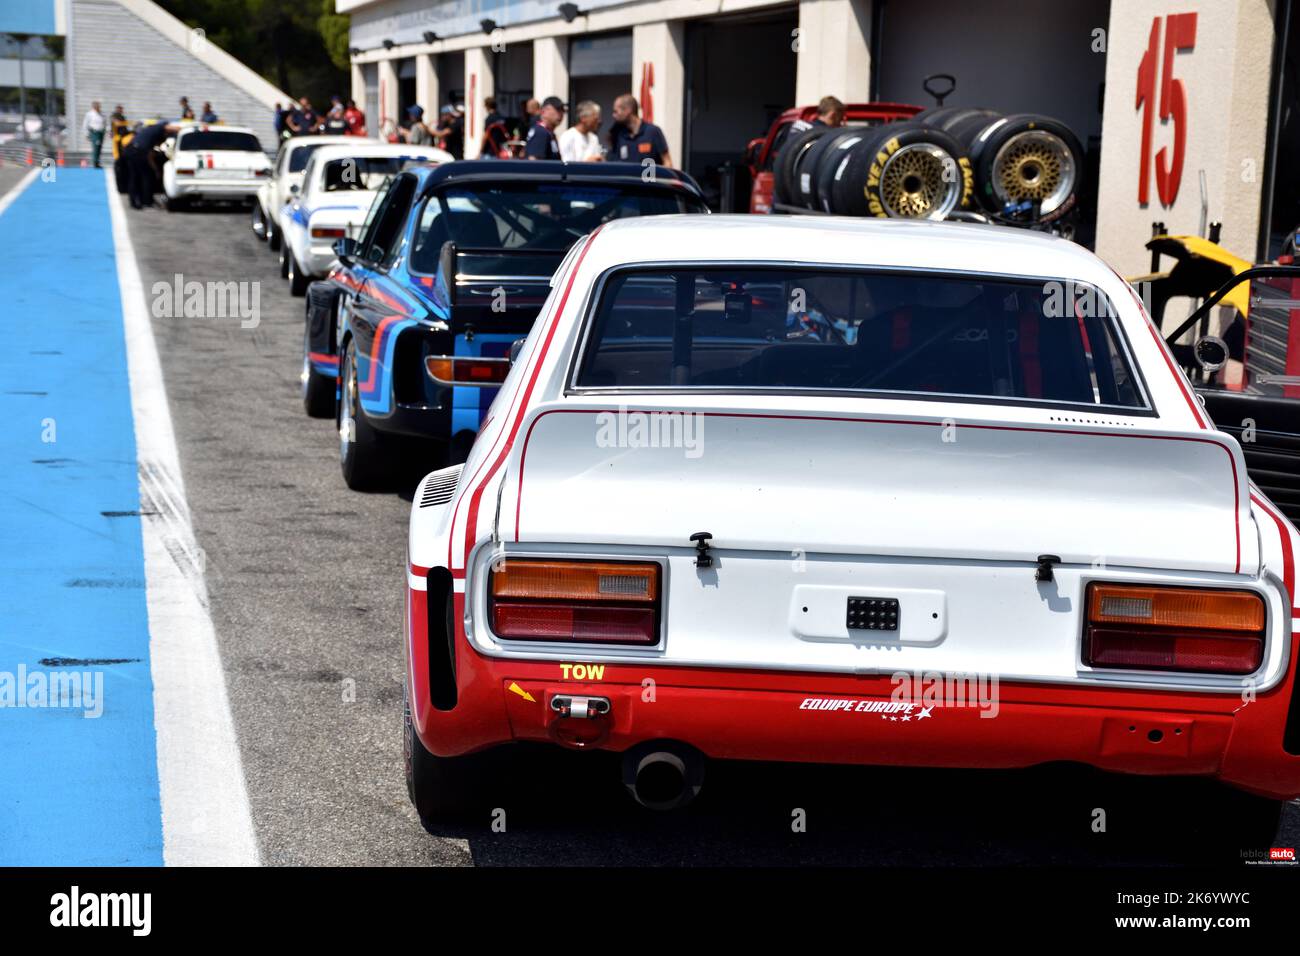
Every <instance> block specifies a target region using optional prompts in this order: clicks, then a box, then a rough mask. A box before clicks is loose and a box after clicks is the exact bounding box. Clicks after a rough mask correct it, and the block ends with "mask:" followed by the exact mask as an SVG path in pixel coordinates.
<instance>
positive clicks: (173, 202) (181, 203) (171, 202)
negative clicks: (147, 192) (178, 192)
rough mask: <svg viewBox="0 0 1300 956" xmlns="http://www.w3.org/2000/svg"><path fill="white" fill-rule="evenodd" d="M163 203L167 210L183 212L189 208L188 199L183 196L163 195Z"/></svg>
mask: <svg viewBox="0 0 1300 956" xmlns="http://www.w3.org/2000/svg"><path fill="white" fill-rule="evenodd" d="M163 205H164V206H166V207H167V211H168V212H184V211H185V210H187V209H189V208H190V201H189V200H188V199H186V198H185V197H183V196H178V197H177V198H175V199H172V198H171V197H170V196H168V195H166V194H164V195H163Z"/></svg>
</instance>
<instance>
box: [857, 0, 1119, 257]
mask: <svg viewBox="0 0 1300 956" xmlns="http://www.w3.org/2000/svg"><path fill="white" fill-rule="evenodd" d="M876 3H877V6H878V10H877V12H876V27H877V34H878V35H877V37H876V40H875V42H873V43H872V69H873V72H874V73H875V92H874V98H875V99H877V100H889V101H893V102H898V103H915V104H917V105H918V106H933V105H934V100H933V98H931V97H930V96H929V94H927V93H926V92H925V89H924V88H923V86H922V83H923V82H924V81H925V78H926V77H927V76H929V75H931V74H934V73H948V74H951V75H952V76H954V77H955V78H956V81H957V87H956V89H955V90H954V91H953V92H952V93H951V94H950V95H949V96H947V97H946V98H945V100H944V106H956V107H980V108H987V109H992V110H997V111H999V112H1002V113H1043V114H1046V115H1047V116H1051V117H1053V118H1055V119H1057V120H1060V121H1061V122H1062V123H1065V124H1066V125H1067V126H1069V127H1070V129H1072V130H1073V131H1074V134H1075V135H1076V136H1078V138H1079V142H1080V144H1082V146H1083V148H1084V180H1083V189H1082V191H1081V193H1080V196H1079V222H1078V232H1077V233H1076V235H1075V238H1076V239H1077V240H1078V241H1079V242H1081V243H1083V244H1084V245H1087V246H1091V245H1092V242H1093V235H1094V233H1095V231H1096V230H1095V226H1096V218H1097V204H1096V190H1097V171H1098V161H1099V159H1100V156H1101V120H1102V112H1101V109H1102V90H1103V87H1104V84H1105V81H1106V54H1105V53H1104V52H1100V51H1098V52H1094V50H1093V44H1092V42H1091V37H1092V34H1093V31H1094V30H1095V29H1097V28H1098V27H1105V25H1106V24H1108V23H1109V22H1110V0H1077V2H1072V3H1060V4H1054V5H1053V6H1052V13H1051V16H1050V17H1047V16H1034V15H1032V13H1030V12H1028V11H1027V10H1026V4H1025V3H1024V0H981V2H980V3H971V2H969V0H908V2H907V3H899V2H888V0H876Z"/></svg>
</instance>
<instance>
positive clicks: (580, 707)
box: [551, 694, 609, 720]
mask: <svg viewBox="0 0 1300 956" xmlns="http://www.w3.org/2000/svg"><path fill="white" fill-rule="evenodd" d="M551 710H553V711H555V712H556V713H557V714H559V715H560V716H561V717H576V718H579V719H583V718H585V719H587V720H595V719H596V718H597V717H603V716H604V715H605V714H608V713H609V698H608V697H569V696H567V695H562V694H557V695H556V696H554V697H552V698H551Z"/></svg>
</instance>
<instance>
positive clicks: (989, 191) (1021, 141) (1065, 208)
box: [971, 113, 1083, 222]
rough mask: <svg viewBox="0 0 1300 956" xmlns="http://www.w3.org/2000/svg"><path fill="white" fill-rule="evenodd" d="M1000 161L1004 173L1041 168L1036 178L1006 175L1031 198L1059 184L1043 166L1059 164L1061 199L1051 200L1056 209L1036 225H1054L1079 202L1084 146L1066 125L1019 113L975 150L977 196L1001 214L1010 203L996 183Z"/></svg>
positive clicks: (985, 204) (972, 161)
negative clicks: (1007, 203)
mask: <svg viewBox="0 0 1300 956" xmlns="http://www.w3.org/2000/svg"><path fill="white" fill-rule="evenodd" d="M1031 137H1034V138H1036V139H1037V143H1034V144H1029V143H1027V140H1028V139H1029V138H1031ZM1018 149H1019V150H1022V151H1024V153H1023V155H1022V156H1021V157H1020V158H1019V159H1018V161H1017V160H1016V159H1015V158H1014V157H1013V154H1014V152H1015V151H1016V150H1018ZM1040 160H1041V162H1040ZM1000 162H1001V163H1002V165H1003V167H1004V169H1008V168H1009V169H1019V170H1022V171H1023V170H1026V169H1039V170H1040V171H1039V173H1038V174H1037V176H1035V177H1034V178H1033V179H1030V178H1027V177H1026V176H1023V175H1017V176H1010V177H1008V178H1009V179H1010V181H1011V182H1012V183H1014V184H1015V186H1014V187H1013V188H1016V189H1018V190H1019V191H1021V193H1022V195H1023V196H1027V197H1028V198H1033V197H1034V196H1035V195H1040V194H1043V193H1046V192H1048V191H1049V189H1050V184H1051V183H1052V182H1055V181H1056V179H1055V178H1054V177H1053V175H1052V174H1051V170H1050V168H1049V169H1048V170H1047V171H1046V172H1043V171H1042V165H1043V163H1044V162H1045V163H1047V164H1048V165H1049V167H1050V164H1051V163H1053V162H1055V163H1059V164H1060V172H1059V173H1057V175H1058V176H1060V177H1061V186H1060V192H1061V195H1060V196H1059V197H1058V198H1055V199H1054V200H1053V201H1052V208H1050V209H1046V210H1044V211H1042V212H1041V213H1040V214H1039V215H1038V217H1037V219H1036V220H1035V221H1037V222H1053V221H1055V220H1057V219H1060V218H1061V217H1062V216H1064V215H1065V214H1066V213H1068V212H1070V210H1072V209H1073V208H1074V207H1075V205H1076V204H1077V202H1078V196H1079V189H1080V186H1081V185H1082V181H1083V147H1082V146H1081V145H1079V138H1078V137H1077V136H1075V135H1074V132H1073V131H1072V130H1071V129H1070V128H1069V127H1068V126H1066V125H1065V124H1064V123H1061V122H1058V121H1057V120H1054V119H1052V118H1051V117H1049V116H1040V115H1038V114H1036V113H1019V114H1015V115H1012V116H1008V117H1007V118H1006V122H1005V123H1003V124H1002V125H1001V126H999V127H998V128H997V129H996V130H994V131H993V132H992V133H991V134H989V135H988V136H987V137H986V138H984V139H982V140H980V141H978V142H977V143H976V144H974V145H973V146H972V147H971V165H972V166H973V168H974V171H975V182H976V196H977V197H978V199H979V202H980V203H981V204H982V205H983V206H984V207H985V208H986V209H988V210H989V211H990V212H1001V211H1002V209H1003V207H1004V205H1005V202H1006V197H1005V195H1004V193H1005V185H1003V186H1002V188H1001V189H1000V188H999V182H998V181H997V180H998V179H999V175H998V172H999V169H998V167H999V163H1000ZM1067 165H1068V166H1069V170H1068V173H1069V174H1070V175H1069V176H1068V178H1067V177H1066V174H1067V170H1066V169H1065V167H1066V166H1067ZM1004 182H1005V180H1004Z"/></svg>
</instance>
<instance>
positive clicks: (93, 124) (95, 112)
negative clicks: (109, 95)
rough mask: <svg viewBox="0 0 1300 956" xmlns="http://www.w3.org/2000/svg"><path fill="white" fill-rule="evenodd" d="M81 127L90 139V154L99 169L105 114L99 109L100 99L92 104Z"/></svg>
mask: <svg viewBox="0 0 1300 956" xmlns="http://www.w3.org/2000/svg"><path fill="white" fill-rule="evenodd" d="M81 128H82V130H83V131H84V132H85V134H86V138H87V139H89V140H90V155H91V158H92V160H93V162H94V164H95V168H96V169H99V152H100V150H102V149H103V148H104V114H103V113H101V112H100V111H99V100H95V102H93V103H91V104H90V109H88V110H86V118H85V119H83V120H82V121H81Z"/></svg>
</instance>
